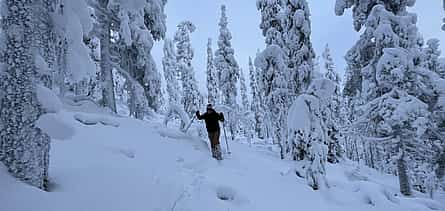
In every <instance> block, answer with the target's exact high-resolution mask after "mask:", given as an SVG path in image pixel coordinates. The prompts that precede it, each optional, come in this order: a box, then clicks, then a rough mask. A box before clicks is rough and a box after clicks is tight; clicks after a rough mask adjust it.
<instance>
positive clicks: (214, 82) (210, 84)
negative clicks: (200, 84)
mask: <svg viewBox="0 0 445 211" xmlns="http://www.w3.org/2000/svg"><path fill="white" fill-rule="evenodd" d="M219 99H220V94H219V87H218V74H217V72H216V68H215V64H214V59H213V50H212V39H211V38H209V40H208V41H207V102H208V103H210V104H213V105H216V104H217V103H219Z"/></svg>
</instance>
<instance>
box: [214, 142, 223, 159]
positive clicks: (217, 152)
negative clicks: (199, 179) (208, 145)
mask: <svg viewBox="0 0 445 211" xmlns="http://www.w3.org/2000/svg"><path fill="white" fill-rule="evenodd" d="M214 158H216V159H217V160H222V153H221V147H220V146H219V144H218V145H216V146H215V157H214Z"/></svg>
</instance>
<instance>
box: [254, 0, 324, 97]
mask: <svg viewBox="0 0 445 211" xmlns="http://www.w3.org/2000/svg"><path fill="white" fill-rule="evenodd" d="M257 9H258V10H259V11H260V12H261V23H260V28H261V29H262V31H263V36H265V37H266V40H265V41H266V44H267V45H272V44H275V45H278V46H280V47H281V48H282V50H283V51H284V54H285V56H286V58H285V62H286V66H287V67H288V68H287V69H286V70H285V71H288V72H289V78H290V80H288V81H289V85H288V86H289V89H290V91H291V93H293V94H299V93H301V92H304V91H305V89H306V88H307V87H308V86H309V84H310V80H311V77H312V76H311V75H312V71H313V59H314V58H315V53H314V50H313V48H312V43H311V40H310V36H311V22H310V19H309V17H310V12H309V6H308V4H307V1H305V0H299V1H293V0H272V1H270V0H257Z"/></svg>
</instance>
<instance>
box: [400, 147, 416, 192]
mask: <svg viewBox="0 0 445 211" xmlns="http://www.w3.org/2000/svg"><path fill="white" fill-rule="evenodd" d="M404 157H405V156H404V153H403V154H402V156H401V157H400V158H399V159H398V160H397V171H398V175H399V185H400V193H402V194H403V195H405V196H411V194H412V191H411V184H410V181H409V176H408V169H407V167H406V161H405V158H404Z"/></svg>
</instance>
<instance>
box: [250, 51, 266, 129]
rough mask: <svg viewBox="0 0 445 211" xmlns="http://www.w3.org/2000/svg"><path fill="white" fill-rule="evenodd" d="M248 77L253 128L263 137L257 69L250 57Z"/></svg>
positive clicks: (262, 114) (262, 117) (262, 118)
mask: <svg viewBox="0 0 445 211" xmlns="http://www.w3.org/2000/svg"><path fill="white" fill-rule="evenodd" d="M249 79H250V91H251V93H252V103H251V105H250V108H251V110H252V113H253V116H254V123H253V124H254V130H255V134H256V137H258V138H265V128H264V124H263V121H264V113H263V112H262V111H263V109H262V106H261V100H260V89H259V88H258V86H259V84H258V71H257V70H256V69H255V66H254V65H253V62H252V58H251V57H249Z"/></svg>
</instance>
